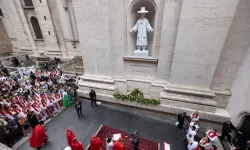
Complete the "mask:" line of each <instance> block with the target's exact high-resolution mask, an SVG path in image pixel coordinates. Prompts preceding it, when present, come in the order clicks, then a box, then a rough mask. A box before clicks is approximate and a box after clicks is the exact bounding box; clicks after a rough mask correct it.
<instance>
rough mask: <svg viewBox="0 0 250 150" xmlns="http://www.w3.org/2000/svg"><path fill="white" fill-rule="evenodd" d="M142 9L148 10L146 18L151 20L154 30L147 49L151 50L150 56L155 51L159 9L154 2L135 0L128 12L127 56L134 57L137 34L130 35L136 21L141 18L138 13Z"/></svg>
mask: <svg viewBox="0 0 250 150" xmlns="http://www.w3.org/2000/svg"><path fill="white" fill-rule="evenodd" d="M141 7H145V8H146V10H148V11H149V12H148V13H147V14H146V18H147V19H148V20H149V23H150V25H151V26H152V28H153V29H154V32H153V33H149V34H148V46H147V49H148V50H149V56H152V52H153V51H154V49H155V46H154V45H155V39H156V37H155V36H156V33H157V28H156V25H155V24H156V22H157V19H158V17H157V16H158V15H157V7H156V3H155V2H154V1H153V0H134V1H133V2H132V3H131V5H130V7H129V10H128V14H127V28H128V29H127V31H128V36H127V55H132V54H133V51H134V50H135V49H137V48H136V45H135V43H136V37H137V36H136V35H137V32H136V33H129V31H130V29H131V28H132V27H133V26H134V25H135V24H136V21H137V20H138V19H139V18H140V15H139V14H138V13H137V11H139V10H140V9H141Z"/></svg>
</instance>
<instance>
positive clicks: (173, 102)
mask: <svg viewBox="0 0 250 150" xmlns="http://www.w3.org/2000/svg"><path fill="white" fill-rule="evenodd" d="M160 100H161V104H166V105H170V106H177V107H185V108H189V109H193V110H200V111H208V112H215V110H216V105H217V103H216V101H215V100H213V99H204V98H202V99H201V98H198V97H194V96H188V95H180V94H174V93H167V92H165V91H163V92H161V95H160Z"/></svg>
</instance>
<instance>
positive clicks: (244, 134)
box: [233, 116, 250, 149]
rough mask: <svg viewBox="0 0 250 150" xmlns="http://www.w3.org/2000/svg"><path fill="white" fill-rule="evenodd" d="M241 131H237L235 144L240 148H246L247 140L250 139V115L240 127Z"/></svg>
mask: <svg viewBox="0 0 250 150" xmlns="http://www.w3.org/2000/svg"><path fill="white" fill-rule="evenodd" d="M239 131H240V132H241V134H240V133H237V134H236V136H235V138H234V139H233V144H234V145H235V146H237V147H239V148H240V149H244V148H245V146H246V145H247V144H246V141H247V140H250V116H246V117H245V118H244V120H243V123H242V125H241V127H240V129H239Z"/></svg>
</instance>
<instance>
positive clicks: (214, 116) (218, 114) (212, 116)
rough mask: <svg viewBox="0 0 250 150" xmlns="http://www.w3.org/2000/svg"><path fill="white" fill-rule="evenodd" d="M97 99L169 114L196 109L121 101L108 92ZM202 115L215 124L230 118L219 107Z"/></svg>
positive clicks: (204, 118) (98, 95) (85, 93)
mask: <svg viewBox="0 0 250 150" xmlns="http://www.w3.org/2000/svg"><path fill="white" fill-rule="evenodd" d="M78 92H79V96H82V97H87V98H88V97H89V96H88V92H87V91H86V92H85V91H80V90H79V91H78ZM97 100H99V101H102V102H107V103H113V104H120V105H124V106H129V107H136V108H140V109H145V110H148V111H156V112H162V113H169V114H174V115H176V114H178V113H181V112H184V111H185V112H187V114H191V113H192V112H194V111H196V110H194V109H189V108H185V107H177V106H170V105H164V104H161V105H159V106H152V105H143V104H139V103H133V102H129V101H120V100H116V99H115V98H114V97H113V96H112V95H106V94H99V93H97ZM199 113H200V117H201V118H202V120H205V121H209V122H213V123H215V124H221V123H223V122H225V121H227V120H229V119H230V116H229V114H228V113H227V111H226V110H224V109H218V108H216V111H215V112H214V113H212V112H205V111H199Z"/></svg>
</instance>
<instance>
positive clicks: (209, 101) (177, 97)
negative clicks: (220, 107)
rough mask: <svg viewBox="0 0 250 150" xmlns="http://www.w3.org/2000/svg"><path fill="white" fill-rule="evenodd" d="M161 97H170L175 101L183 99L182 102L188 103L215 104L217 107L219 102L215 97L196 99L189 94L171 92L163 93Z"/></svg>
mask: <svg viewBox="0 0 250 150" xmlns="http://www.w3.org/2000/svg"><path fill="white" fill-rule="evenodd" d="M160 97H161V98H164V99H170V100H174V101H182V102H187V103H194V104H200V105H206V106H213V107H216V106H217V103H216V101H215V100H213V99H205V98H203V99H201V100H200V99H194V98H191V97H188V96H182V95H177V94H171V93H162V92H161V95H160Z"/></svg>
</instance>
